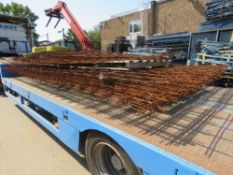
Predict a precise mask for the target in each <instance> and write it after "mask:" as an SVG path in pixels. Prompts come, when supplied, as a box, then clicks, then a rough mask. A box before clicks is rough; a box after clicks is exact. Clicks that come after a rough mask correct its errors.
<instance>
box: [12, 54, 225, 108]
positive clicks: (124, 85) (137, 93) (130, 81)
mask: <svg viewBox="0 0 233 175" xmlns="http://www.w3.org/2000/svg"><path fill="white" fill-rule="evenodd" d="M59 54H60V55H61V57H56V58H54V60H52V57H49V53H48V54H45V55H43V54H42V55H41V54H38V55H39V56H38V55H32V56H30V57H27V58H22V59H20V60H21V61H20V62H18V63H17V64H11V65H9V66H8V70H10V71H11V72H15V73H17V74H18V75H21V76H24V77H28V78H32V79H36V80H39V81H41V82H43V83H46V84H48V85H53V86H55V87H58V88H60V87H62V88H64V89H66V90H74V91H77V92H81V93H84V94H88V95H91V96H95V97H99V98H101V99H106V100H108V101H109V102H111V103H114V104H118V105H123V106H124V105H126V106H130V107H131V108H133V109H135V110H137V111H144V112H146V111H150V112H153V111H160V112H166V110H165V109H166V106H167V105H170V104H173V103H177V102H179V101H180V100H182V99H183V98H185V97H187V96H190V95H192V94H194V93H195V92H197V91H198V90H199V89H201V88H202V87H203V86H204V85H206V84H209V83H211V82H213V81H215V80H217V79H218V78H220V76H221V74H222V73H224V66H221V65H201V66H195V67H188V66H177V67H163V68H155V69H133V70H104V69H103V70H99V69H77V68H76V67H74V66H70V67H69V66H63V65H64V60H67V64H70V62H74V60H75V61H84V62H86V61H88V62H92V61H94V62H95V61H99V60H98V56H96V55H94V56H93V55H92V54H89V53H83V52H82V53H79V54H77V53H76V55H78V56H77V58H76V57H75V58H74V57H72V56H71V55H72V54H75V53H59ZM59 54H57V55H59ZM65 54H67V55H70V58H69V59H68V57H66V56H64V55H65ZM85 54H86V56H85ZM63 56H64V57H63ZM115 56H116V58H115ZM115 56H114V55H111V56H109V57H108V54H106V59H108V58H110V57H112V58H111V60H118V59H121V57H127V59H132V58H133V59H134V57H131V56H128V55H124V56H123V55H115ZM34 57H35V58H34ZM42 58H48V60H47V61H48V64H50V63H51V62H53V64H54V65H53V66H51V65H49V66H48V65H46V59H42ZM79 58H80V60H79ZM100 58H101V59H103V55H102V57H100ZM113 58H114V59H113ZM137 58H138V57H137ZM141 58H142V59H146V57H141ZM32 59H34V62H32ZM38 59H39V60H38ZM85 59H86V60H85ZM150 59H152V58H150ZM156 59H159V57H156ZM161 59H164V58H163V57H161ZM24 60H25V62H24ZM68 60H69V61H68ZM38 61H39V62H40V63H43V64H41V65H37V63H38Z"/></svg>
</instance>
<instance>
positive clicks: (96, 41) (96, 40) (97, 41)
mask: <svg viewBox="0 0 233 175" xmlns="http://www.w3.org/2000/svg"><path fill="white" fill-rule="evenodd" d="M85 32H86V31H85ZM86 33H87V35H88V36H89V38H90V39H91V41H92V43H93V45H94V47H95V49H101V34H100V29H99V27H95V28H94V29H93V30H89V31H88V32H86ZM65 38H66V39H67V40H69V41H75V43H76V45H77V48H78V50H81V49H82V46H81V44H80V42H79V41H78V39H77V38H76V37H75V35H74V33H73V31H72V30H71V29H69V30H68V31H67V33H66V36H65Z"/></svg>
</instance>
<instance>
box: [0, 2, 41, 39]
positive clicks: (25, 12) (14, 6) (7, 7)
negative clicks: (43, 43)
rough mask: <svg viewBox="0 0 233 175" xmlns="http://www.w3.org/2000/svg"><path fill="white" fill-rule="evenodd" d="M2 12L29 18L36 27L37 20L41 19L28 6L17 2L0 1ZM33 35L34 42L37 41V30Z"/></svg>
mask: <svg viewBox="0 0 233 175" xmlns="http://www.w3.org/2000/svg"><path fill="white" fill-rule="evenodd" d="M0 14H2V15H12V16H20V17H26V18H29V19H30V21H31V23H32V25H33V26H34V27H36V20H37V19H39V17H38V16H37V15H36V14H35V13H33V12H32V11H31V10H30V9H29V7H28V6H24V5H22V4H18V3H15V2H11V3H10V4H8V3H7V4H3V3H1V2H0ZM33 35H34V42H37V41H38V37H39V35H38V34H37V33H36V32H34V33H33Z"/></svg>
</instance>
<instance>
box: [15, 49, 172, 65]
mask: <svg viewBox="0 0 233 175" xmlns="http://www.w3.org/2000/svg"><path fill="white" fill-rule="evenodd" d="M35 60H36V61H35ZM170 60H171V58H170V57H169V56H168V55H163V56H150V57H145V56H134V55H125V54H117V53H109V52H104V51H90V52H86V51H81V52H48V53H36V54H31V55H28V56H25V57H21V58H16V59H15V61H17V62H19V63H20V62H22V63H28V64H33V65H48V64H52V65H53V64H56V65H58V64H61V65H66V64H67V65H74V64H91V65H93V64H98V63H121V62H130V61H139V62H140V61H170Z"/></svg>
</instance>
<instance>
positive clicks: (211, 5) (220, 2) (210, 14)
mask: <svg viewBox="0 0 233 175" xmlns="http://www.w3.org/2000/svg"><path fill="white" fill-rule="evenodd" d="M205 14H206V19H207V20H216V19H223V18H228V17H233V2H232V0H206V11H205Z"/></svg>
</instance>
